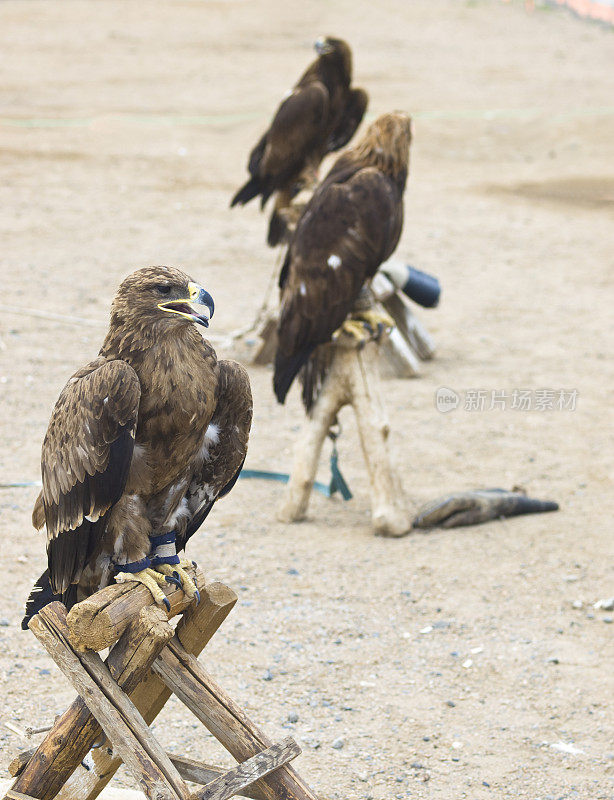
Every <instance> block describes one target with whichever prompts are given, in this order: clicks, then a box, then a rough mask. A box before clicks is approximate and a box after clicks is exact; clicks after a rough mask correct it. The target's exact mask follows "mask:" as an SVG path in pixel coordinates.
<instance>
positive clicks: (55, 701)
mask: <svg viewBox="0 0 614 800" xmlns="http://www.w3.org/2000/svg"><path fill="white" fill-rule="evenodd" d="M321 33H336V34H338V35H343V36H344V37H345V38H347V39H348V40H349V41H350V42H351V44H352V46H353V48H354V51H355V73H356V82H357V84H358V85H363V86H365V87H367V88H368V90H369V92H370V94H371V107H370V110H371V113H373V114H376V113H380V112H383V111H388V110H391V109H394V108H400V109H406V110H408V111H410V112H411V113H412V114H413V115H414V119H415V124H414V133H415V139H414V145H413V149H412V173H411V178H410V182H409V186H408V191H407V195H406V224H405V229H404V233H403V237H402V241H401V243H400V245H399V248H398V253H399V254H400V255H401V256H402V257H403V258H406V259H408V260H411V261H412V263H414V264H415V265H416V266H419V267H421V268H423V269H425V270H427V271H430V272H432V273H434V274H436V275H437V276H438V277H439V278H440V280H441V282H442V284H443V287H444V294H443V300H442V303H441V306H440V307H439V308H438V309H437V310H436V311H428V312H427V311H422V312H419V313H420V317H421V319H422V320H423V321H424V322H425V323H426V324H427V325H428V327H429V329H430V330H431V332H432V334H433V335H434V336H435V337H436V340H437V344H438V355H437V359H436V360H435V361H433V362H432V363H429V364H426V365H425V367H424V374H423V376H422V377H421V378H420V379H419V380H414V381H401V380H388V381H386V383H385V392H386V402H387V407H388V410H389V413H390V417H391V422H392V426H393V436H392V438H393V446H394V453H395V459H396V462H397V464H398V468H399V470H400V471H401V473H402V476H403V483H404V487H405V492H406V495H407V503H408V513H410V511H411V510H413V509H415V507H416V506H417V505H419V504H420V503H422V502H424V501H426V500H429V499H432V498H434V497H436V496H438V495H440V494H442V493H445V492H449V491H453V490H457V489H465V488H474V487H478V486H505V487H508V488H510V487H511V486H513V485H514V484H521V485H523V486H525V487H526V488H527V489H528V490H529V491H530V493H532V494H533V495H535V496H538V497H539V496H541V497H549V498H553V499H556V500H558V501H559V502H560V504H561V511H560V513H558V514H556V515H544V516H535V517H527V518H519V519H514V520H509V521H505V522H494V523H491V524H487V525H483V526H479V527H474V528H470V529H466V530H457V531H436V532H432V533H428V534H414V535H411V536H408V537H407V538H404V539H401V540H384V539H378V538H375V537H374V536H373V535H372V533H371V530H370V526H369V498H368V485H367V480H366V473H365V467H364V464H363V461H362V458H361V455H360V451H359V448H358V443H357V438H356V432H355V426H354V422H353V420H352V417H351V413H350V412H347V413H346V415H345V416H344V417H343V418H342V422H343V423H344V435H343V438H342V440H341V443H340V450H341V465H342V468H343V470H344V472H345V475H346V478H347V479H348V482H349V483H350V485H351V487H352V489H353V491H354V493H355V498H354V500H352V501H351V502H350V503H347V504H343V503H341V502H340V501H328V500H326V499H324V498H322V497H320V496H316V497H314V498H313V501H312V505H311V510H310V515H311V516H310V519H309V521H307V522H305V523H303V524H300V525H295V526H291V527H288V526H284V525H282V524H280V523H278V522H276V521H275V518H274V513H273V510H274V508H275V506H276V504H277V503H278V502H279V500H280V496H281V494H280V493H281V491H282V489H281V487H280V486H279V485H277V484H273V483H265V482H255V481H241V482H240V483H239V485H238V486H237V487H236V489H235V490H234V491H233V493H232V495H231V496H230V498H229V499H227V500H225V501H224V502H223V503H220V505H219V507H218V509H217V510H216V512H215V513H214V514H212V516H211V518H210V521H208V523H207V526H206V529H205V530H203V531H202V532H201V533H200V534H199V536H198V537H195V539H193V540H192V542H191V543H190V554H191V556H192V557H193V558H196V559H197V560H198V561H199V562H200V563H201V564H203V565H204V566H205V567H206V568H207V569H208V570H209V571H210V574H211V577H216V578H219V579H222V580H225V581H226V582H227V583H229V584H230V585H232V586H233V587H234V588H235V589H236V590H237V591H238V593H239V595H240V599H239V603H238V605H237V607H236V609H235V610H234V611H233V613H232V614H231V616H230V617H229V619H228V620H227V622H226V624H225V625H224V627H223V629H222V630H221V631H220V632H219V633H218V635H217V636H216V638H215V639H214V640H213V642H212V643H211V645H210V647H209V648H208V649H207V651H206V655H205V656H204V660H205V662H206V663H207V665H208V667H209V668H210V669H211V670H212V671H213V672H214V674H216V675H217V676H218V678H219V680H220V682H221V683H222V684H223V685H224V686H225V687H226V688H227V689H228V690H229V691H230V693H231V694H233V695H234V696H235V697H236V698H237V700H239V701H240V702H241V703H243V704H245V706H246V707H247V708H248V709H249V712H250V713H251V714H252V715H253V717H254V718H255V719H256V720H257V721H258V722H260V723H261V724H262V725H263V727H264V728H265V729H266V730H267V731H268V732H269V733H270V734H271V735H272V736H274V737H280V736H282V735H283V734H287V733H288V732H290V733H292V734H293V735H294V736H295V737H296V738H297V739H298V740H299V741H300V743H301V744H302V745H303V747H304V754H303V755H302V756H301V758H300V759H299V761H298V762H297V766H298V768H299V770H300V771H301V773H302V774H303V775H304V776H305V777H306V778H307V779H308V780H309V781H310V782H311V783H312V784H313V785H314V786H315V787H317V789H318V790H319V791H321V792H322V793H323V794H325V795H327V796H329V797H332V798H374V800H380V798H382V800H383V799H384V798H386V799H388V798H393V797H394V798H406V797H415V798H431V797H432V798H459V797H468V798H476V800H478V799H479V798H491V797H501V798H504V797H514V798H531V800H537V798H542V799H545V798H586V799H589V798H590V799H591V800H592V799H593V798H609V797H612V796H613V787H612V777H613V775H614V745H613V743H612V738H613V737H612V730H613V726H612V709H611V705H610V704H611V700H612V691H613V689H614V681H613V674H614V672H613V670H612V663H613V660H614V649H613V647H612V633H613V632H614V626H613V625H611V624H606V623H607V622H608V621H609V622H611V620H612V613H611V612H604V611H597V610H594V609H593V607H592V604H593V603H594V602H595V601H597V600H599V599H600V598H604V597H611V596H612V595H613V594H614V575H613V570H612V565H613V561H612V555H613V553H612V537H611V527H612V525H611V519H612V514H613V512H614V508H613V505H614V504H613V503H612V499H611V485H612V483H611V482H612V477H613V475H614V472H613V464H612V452H613V449H612V428H611V421H612V413H611V405H612V401H611V396H612V395H611V389H612V378H613V375H612V361H611V359H610V358H609V356H610V355H611V350H612V334H611V330H612V317H611V305H612V293H611V290H612V272H611V267H612V252H613V244H614V242H613V237H612V222H613V212H614V172H613V171H612V168H611V164H612V156H613V150H612V141H613V140H614V103H613V97H614V93H613V92H614V80H613V73H612V70H611V68H610V69H609V74H608V64H609V65H610V67H611V64H612V61H611V57H612V46H613V43H614V38H613V36H614V34H613V33H612V31H611V30H607V29H605V28H602V27H599V26H597V25H592V24H588V23H584V22H581V21H579V20H578V19H576V18H574V17H572V16H571V15H570V14H568V13H567V12H564V11H559V10H552V9H551V8H543V9H542V8H538V9H537V10H536V11H535V12H534V13H532V14H529V13H527V11H526V10H525V6H524V4H522V3H517V2H514V3H510V4H501V3H498V2H452V0H438V1H437V2H426V0H421V1H419V0H413V2H411V3H410V2H407V0H397V2H395V1H394V0H380V2H377V3H369V2H363V1H362V0H359V1H357V0H353V1H352V2H349V0H338V1H337V2H334V3H333V2H328V3H325V2H311V3H302V4H298V3H287V2H282V1H281V0H267V1H266V2H265V1H264V0H262V2H260V1H259V0H252V1H251V2H250V1H249V0H245V1H242V0H237V1H236V2H179V1H177V2H168V1H165V2H156V3H149V4H138V3H120V2H113V1H112V0H108V2H98V3H86V2H78V1H75V2H39V0H33V1H32V2H17V1H16V0H8V1H7V2H3V3H2V5H1V6H0V51H1V52H2V54H3V57H2V59H1V61H0V86H1V89H0V97H1V109H0V170H1V173H0V174H1V176H2V177H1V180H0V225H1V229H2V248H1V251H0V263H1V265H2V292H1V296H0V305H1V309H0V310H1V315H0V337H1V342H2V343H1V350H0V359H1V365H0V393H1V395H0V396H1V399H2V418H1V421H0V448H1V466H0V482H5V483H6V482H13V481H20V480H32V479H36V478H38V469H39V468H38V462H39V453H40V443H41V440H42V437H43V435H44V432H45V428H46V425H47V421H48V417H49V413H50V410H51V408H52V405H53V403H54V401H55V399H56V397H57V395H58V392H59V390H60V389H61V387H62V386H63V384H64V382H65V381H66V379H67V378H68V376H69V375H70V374H71V373H72V371H73V370H74V369H76V368H77V367H79V366H80V365H81V364H83V363H85V362H86V361H88V360H89V359H90V358H91V357H93V355H94V354H95V353H96V352H97V349H98V347H99V344H100V342H101V339H102V336H103V334H104V329H105V320H106V315H107V313H108V307H109V303H110V300H111V298H112V296H113V293H114V291H115V288H116V286H117V284H118V282H119V280H120V279H121V278H122V277H123V276H124V275H126V274H127V273H128V272H130V271H131V270H133V269H134V268H136V267H138V266H142V265H146V264H162V263H166V264H175V265H178V266H182V267H184V268H185V269H186V270H187V271H188V272H190V273H191V274H192V275H193V276H195V277H196V278H198V279H199V280H200V281H201V282H203V283H204V285H205V286H207V287H208V288H209V289H210V291H211V293H212V294H213V295H214V297H215V300H216V307H217V312H216V317H215V320H214V322H215V324H214V326H213V327H212V329H211V331H212V333H213V334H218V335H219V334H222V333H225V332H228V331H231V330H232V329H234V328H236V327H238V326H240V325H243V324H245V323H247V322H249V321H250V320H251V319H252V317H253V315H254V313H255V310H256V308H257V306H258V305H259V303H260V301H261V298H262V296H263V293H264V286H265V284H266V281H267V280H268V277H269V275H270V274H271V271H272V269H273V267H274V255H273V254H272V253H271V252H270V251H269V250H267V248H266V247H265V245H264V231H265V219H264V218H263V217H262V216H261V215H260V214H259V212H258V210H257V208H255V207H248V208H245V209H234V210H232V211H230V210H229V209H228V202H229V199H230V197H231V194H232V192H233V191H234V190H235V189H236V188H237V187H238V186H239V185H240V183H241V182H242V181H243V179H244V175H245V162H246V158H247V153H248V151H249V149H250V147H251V146H252V144H253V143H254V141H255V139H256V137H257V135H258V134H259V133H260V132H261V130H262V128H263V127H264V126H265V124H266V121H267V119H268V117H269V115H270V113H271V112H272V110H273V109H274V107H275V106H276V103H277V102H278V99H279V98H280V97H281V95H282V94H283V93H284V92H285V91H286V90H287V89H288V88H289V87H290V85H291V83H292V81H293V80H294V79H295V77H297V76H298V75H299V73H300V72H301V71H302V69H303V68H304V67H305V66H306V64H307V63H308V62H309V60H310V59H311V57H312V53H311V51H310V44H311V42H312V41H313V40H314V39H315V38H316V37H317V35H319V34H321ZM45 314H49V317H48V318H45ZM52 315H69V316H71V317H72V318H73V321H72V322H65V323H63V322H59V321H57V320H56V318H55V316H52ZM79 319H80V320H81V321H79ZM251 377H252V382H253V389H254V395H255V421H254V429H253V436H252V441H251V449H250V453H249V457H248V466H249V467H252V468H260V469H274V470H287V469H288V468H289V467H290V464H291V454H292V445H293V441H294V439H295V438H296V435H297V431H298V430H299V429H300V426H301V424H302V412H301V408H300V405H299V403H298V400H297V397H296V392H293V393H292V396H291V397H290V399H289V401H288V403H287V405H286V406H285V407H280V406H277V405H276V404H275V403H274V401H273V394H272V391H271V373H270V371H269V370H268V369H252V370H251ZM441 386H447V387H450V388H452V389H454V390H456V391H457V392H459V393H460V395H461V397H462V398H466V397H467V394H466V393H467V392H468V391H471V390H479V389H481V390H484V391H485V393H486V394H485V397H486V404H485V410H483V411H475V412H470V411H467V410H464V402H461V406H460V407H459V408H458V409H457V410H456V411H454V412H451V413H449V414H447V415H443V414H441V413H439V412H438V411H437V410H436V408H435V404H434V397H435V392H436V390H437V388H438V387H441ZM514 389H525V390H529V391H530V392H531V397H532V399H533V401H534V402H535V400H536V398H537V395H536V392H537V391H538V390H541V389H551V390H556V391H557V392H558V391H559V390H561V389H563V390H565V391H566V392H571V391H572V390H576V391H577V392H578V397H577V402H576V409H575V411H572V410H569V409H566V410H560V411H559V410H542V411H539V410H528V411H520V410H513V409H512V408H511V407H510V406H511V402H512V400H511V395H512V393H513V390H514ZM497 390H498V391H506V392H507V393H508V398H507V409H506V410H501V409H493V410H489V405H490V398H491V393H492V392H493V391H497ZM321 477H322V479H324V480H326V479H327V471H326V465H325V464H324V463H323V464H322V470H321ZM35 494H36V489H33V488H19V489H9V490H7V489H1V490H0V507H1V510H2V517H1V522H0V524H1V534H2V553H1V568H2V577H3V602H2V609H1V615H0V616H1V617H2V619H0V670H1V672H0V681H1V689H2V700H1V702H2V708H1V712H0V713H1V719H2V720H3V721H6V720H9V719H12V720H14V721H15V722H16V723H17V724H19V725H22V726H25V725H27V724H40V723H44V722H46V721H48V720H50V719H52V717H53V715H54V714H55V713H57V712H58V711H60V710H61V709H63V707H65V705H66V704H67V703H68V702H69V700H70V699H71V697H72V696H73V692H72V690H71V689H70V688H69V687H68V684H67V683H66V681H65V680H64V679H63V678H62V677H61V676H60V674H59V673H58V672H57V671H56V670H55V668H54V667H53V665H52V663H51V661H50V659H49V658H48V657H47V656H46V654H44V653H43V651H42V650H41V648H40V647H39V646H38V643H37V642H36V641H35V639H34V637H33V636H32V635H31V634H26V633H23V632H21V631H20V630H19V621H20V617H21V611H22V605H23V601H24V599H25V597H26V595H27V593H28V591H29V588H30V586H31V584H32V582H33V580H34V579H35V578H36V577H37V576H38V574H39V573H40V571H41V570H42V568H43V564H44V560H45V557H44V542H43V539H42V538H41V537H40V536H37V535H35V534H34V533H33V531H32V529H31V526H30V521H29V517H30V510H31V506H32V502H33V500H34V497H35ZM291 712H295V713H296V714H297V715H298V721H297V722H294V723H290V722H288V715H289V714H290V713H291ZM292 718H294V717H292ZM155 731H156V733H157V734H158V735H159V736H160V738H161V739H162V741H163V742H164V744H165V745H166V746H167V747H168V748H169V749H171V750H174V751H175V752H178V753H184V754H187V755H189V756H191V757H194V758H198V757H206V758H208V759H210V760H217V761H219V762H220V763H230V761H229V760H228V758H227V757H226V755H225V754H220V752H219V750H220V748H219V747H218V746H217V743H216V742H215V741H214V740H213V739H212V738H211V737H210V736H208V735H206V734H204V733H203V732H202V730H201V729H200V726H198V725H196V724H194V721H193V720H192V719H191V718H189V716H188V714H187V712H184V710H183V709H182V708H181V707H180V705H179V703H178V702H171V703H170V704H169V706H168V707H167V711H166V712H165V714H164V717H163V718H160V720H159V721H158V722H157V723H156V725H155ZM336 740H341V742H339V741H336ZM333 742H336V743H337V745H339V744H340V743H342V746H341V747H338V748H335V747H333V746H332V745H333ZM26 745H27V743H26V742H24V741H21V740H20V739H19V737H17V736H15V735H14V734H13V733H11V732H9V731H8V730H6V729H4V728H0V752H1V764H0V765H1V766H5V765H6V764H7V763H8V761H9V759H10V758H11V757H12V756H13V755H14V754H15V753H16V752H17V751H19V750H20V749H23V748H24V746H26ZM568 751H570V752H568ZM121 780H123V781H124V783H125V785H133V784H132V782H131V778H130V776H129V775H127V774H126V773H123V774H122V776H121Z"/></svg>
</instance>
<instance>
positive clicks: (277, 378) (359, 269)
mask: <svg viewBox="0 0 614 800" xmlns="http://www.w3.org/2000/svg"><path fill="white" fill-rule="evenodd" d="M410 142H411V120H410V118H409V117H408V116H407V115H406V114H403V113H392V114H384V115H383V116H381V117H379V118H378V119H376V120H375V122H374V123H373V124H372V125H371V126H370V127H369V128H368V130H367V131H366V133H365V135H364V137H363V138H362V140H361V141H360V142H359V143H358V144H356V145H355V146H354V147H352V148H351V149H349V150H346V152H345V153H343V154H342V155H341V156H339V158H338V159H337V161H336V162H335V164H334V165H333V166H332V168H331V170H330V172H329V173H328V175H327V176H326V178H325V179H324V180H323V181H322V183H321V184H320V186H319V187H318V188H317V189H316V191H315V192H314V194H313V196H312V198H311V200H310V201H309V203H308V204H307V206H306V207H305V210H304V211H303V214H302V216H301V217H300V219H299V221H298V224H297V227H296V230H295V231H294V234H293V236H292V239H291V241H290V244H289V246H288V251H287V253H286V256H285V260H284V264H283V267H282V271H281V275H280V279H279V285H280V289H281V310H280V317H279V322H278V326H277V334H278V345H277V352H276V355H275V374H274V378H273V385H274V390H275V394H276V396H277V399H278V400H279V402H280V403H283V402H284V400H285V398H286V395H287V393H288V390H289V389H290V386H291V384H292V381H293V380H294V378H295V377H296V375H297V374H298V373H299V372H300V371H301V370H303V378H304V381H303V402H304V404H305V406H306V408H307V410H309V408H310V407H311V405H312V403H313V401H314V399H315V397H314V391H315V384H316V383H317V382H318V381H317V380H316V378H317V376H316V375H315V372H317V365H316V362H317V363H318V364H320V365H322V368H325V366H326V359H325V358H318V356H319V355H321V354H320V353H318V352H316V350H317V348H318V347H319V346H320V345H325V344H326V343H328V342H330V341H331V340H332V339H333V337H334V336H336V335H337V334H336V332H337V331H338V329H339V328H340V326H343V327H344V329H345V330H346V331H347V332H348V333H350V334H351V335H353V336H354V337H357V336H358V337H359V336H360V335H361V331H362V333H364V332H365V328H364V325H363V323H365V324H366V325H367V326H368V327H370V328H371V330H372V331H377V330H378V328H380V327H381V325H382V324H386V325H389V324H391V321H390V320H389V319H388V318H387V317H386V319H383V318H381V315H379V318H378V315H376V314H375V313H374V312H372V311H364V312H356V313H354V314H353V315H352V316H353V319H347V317H348V315H349V314H350V313H351V312H352V311H353V309H354V306H355V303H356V301H357V300H358V297H359V294H360V293H361V291H362V289H363V287H364V286H365V284H366V283H367V284H368V282H369V281H370V279H371V278H372V277H373V276H374V275H375V273H376V271H377V269H378V267H379V266H380V264H381V263H382V262H384V261H386V259H388V258H389V257H390V256H391V254H392V253H393V252H394V250H395V248H396V246H397V243H398V241H399V237H400V235H401V230H402V227H403V192H404V190H405V183H406V180H407V173H408V167H409V146H410ZM320 377H321V376H320Z"/></svg>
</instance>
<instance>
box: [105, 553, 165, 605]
mask: <svg viewBox="0 0 614 800" xmlns="http://www.w3.org/2000/svg"><path fill="white" fill-rule="evenodd" d="M150 564H151V561H150V560H149V558H143V559H142V560H141V561H133V562H131V563H130V564H117V565H116V569H118V570H119V572H116V573H115V583H128V581H135V582H136V583H142V584H143V586H146V587H147V588H148V589H149V591H150V592H151V595H152V597H153V599H154V600H155V601H156V603H157V604H158V605H163V606H165V607H166V610H167V611H170V610H171V604H170V603H169V601H168V598H167V596H166V595H165V594H164V592H163V591H162V589H161V588H160V587H161V586H164V584H165V582H166V579H165V578H164V575H160V573H159V572H157V571H156V570H154V569H151V567H150Z"/></svg>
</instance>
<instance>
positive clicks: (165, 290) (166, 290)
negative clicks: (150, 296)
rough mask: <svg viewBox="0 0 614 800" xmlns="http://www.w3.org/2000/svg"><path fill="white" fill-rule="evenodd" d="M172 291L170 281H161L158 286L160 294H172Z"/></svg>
mask: <svg viewBox="0 0 614 800" xmlns="http://www.w3.org/2000/svg"><path fill="white" fill-rule="evenodd" d="M170 291H171V287H170V286H169V285H168V283H159V284H158V285H157V286H156V292H158V293H159V294H170Z"/></svg>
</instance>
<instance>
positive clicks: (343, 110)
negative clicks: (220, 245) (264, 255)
mask: <svg viewBox="0 0 614 800" xmlns="http://www.w3.org/2000/svg"><path fill="white" fill-rule="evenodd" d="M315 50H316V52H317V53H318V58H317V59H316V60H315V61H314V62H313V63H312V64H311V65H310V66H309V67H308V69H307V70H306V72H305V73H304V75H303V76H302V77H301V79H300V80H299V81H298V83H297V84H296V85H295V87H294V89H293V90H292V91H291V93H290V94H289V95H288V97H286V98H285V99H284V101H283V102H282V103H281V105H280V106H279V108H278V109H277V111H276V113H275V116H274V117H273V120H272V122H271V124H270V126H269V129H268V130H267V131H266V132H265V133H264V134H263V135H262V137H261V138H260V141H259V142H258V144H257V145H256V146H255V147H254V149H253V150H252V152H251V154H250V157H249V162H248V170H249V173H250V175H251V177H250V179H249V180H248V181H247V183H246V184H245V185H244V186H243V187H241V189H239V191H238V192H237V193H236V194H235V196H234V197H233V198H232V202H231V206H235V205H237V203H240V204H241V205H245V203H248V202H249V201H250V200H252V199H253V198H254V197H257V196H258V195H260V203H261V207H264V205H265V203H266V202H267V200H268V199H269V197H270V196H271V195H272V194H273V193H274V192H276V193H277V196H276V199H275V208H274V210H273V214H272V216H271V219H270V222H269V231H268V236H267V242H268V244H269V245H271V247H274V246H275V245H276V244H279V242H281V241H282V240H283V239H284V237H285V235H286V222H285V219H284V211H285V209H287V208H288V206H289V205H290V202H291V200H292V198H293V197H295V196H296V194H298V192H299V191H300V190H301V189H302V188H304V187H305V186H309V185H313V184H314V183H315V180H316V175H317V170H318V167H319V166H320V162H321V161H322V159H323V158H324V156H325V155H326V154H327V153H331V152H333V151H335V150H339V149H340V148H341V147H343V146H344V145H346V144H347V143H348V142H349V141H350V139H351V138H352V136H353V135H354V133H355V132H356V129H357V128H358V126H359V125H360V122H361V120H362V118H363V115H364V113H365V110H366V108H367V102H368V95H367V93H366V92H365V91H364V89H352V88H351V87H350V84H351V82H352V51H351V50H350V47H349V45H348V44H347V43H346V42H344V41H343V40H342V39H335V38H333V37H326V38H320V39H318V40H317V42H316V43H315Z"/></svg>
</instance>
